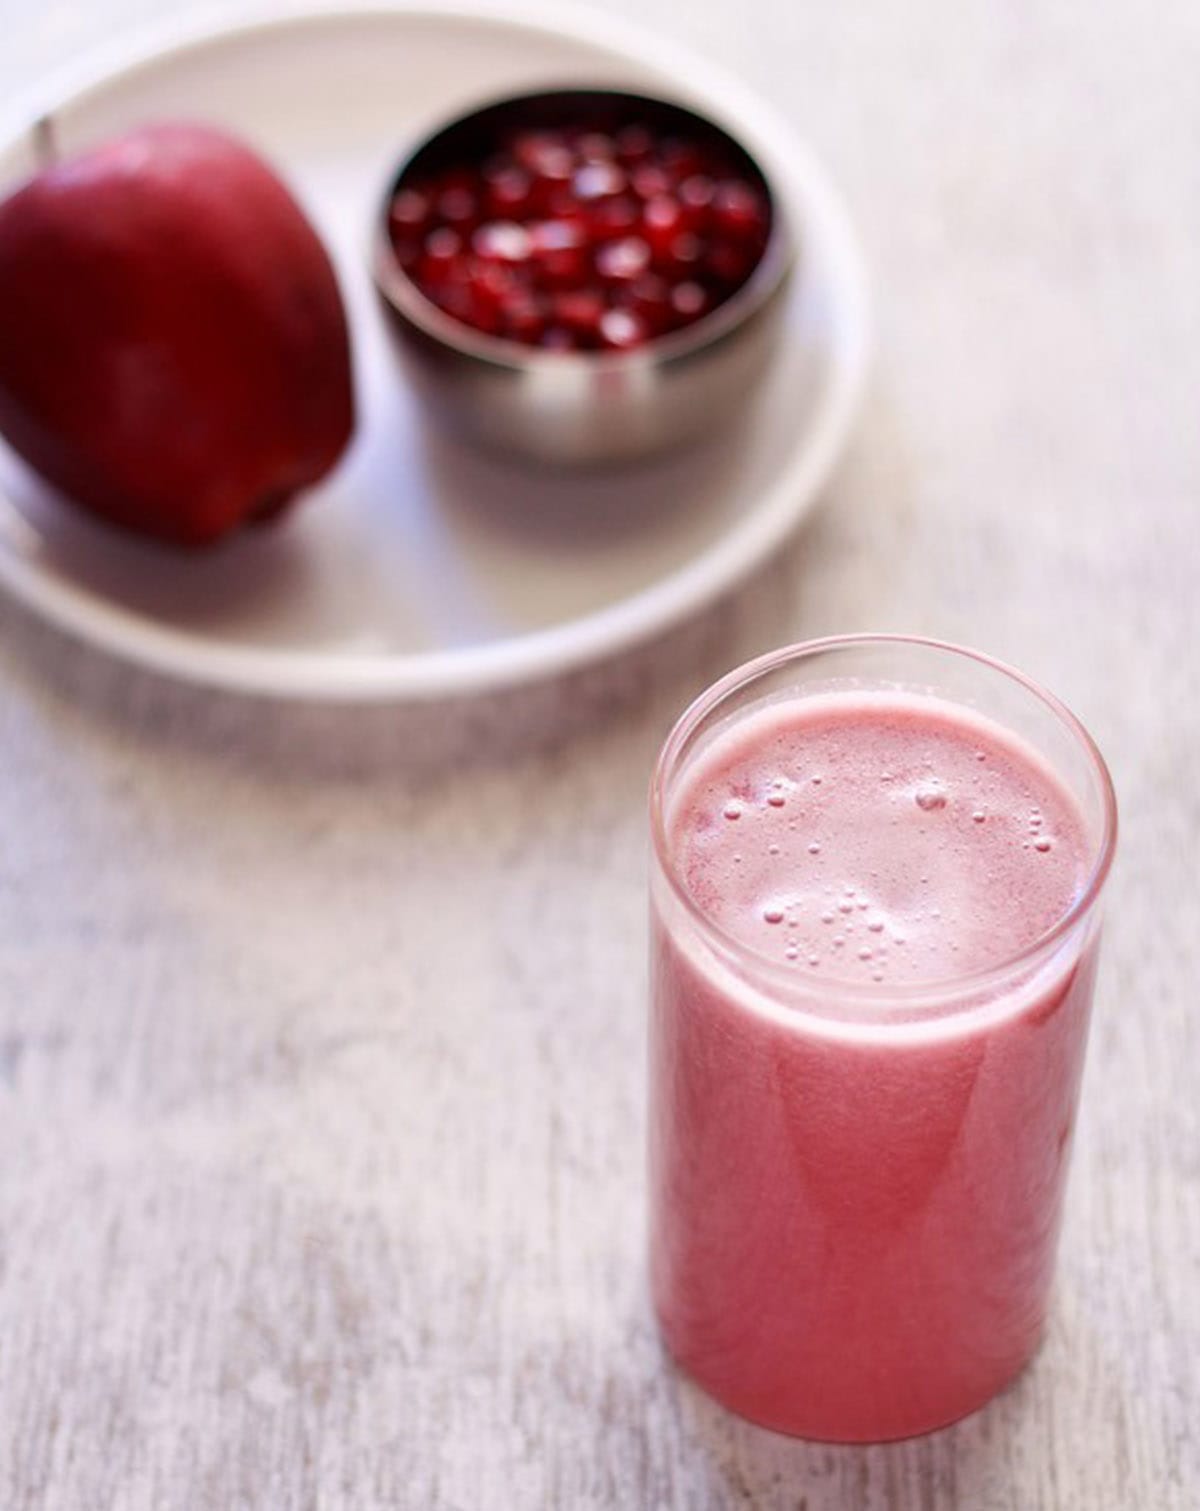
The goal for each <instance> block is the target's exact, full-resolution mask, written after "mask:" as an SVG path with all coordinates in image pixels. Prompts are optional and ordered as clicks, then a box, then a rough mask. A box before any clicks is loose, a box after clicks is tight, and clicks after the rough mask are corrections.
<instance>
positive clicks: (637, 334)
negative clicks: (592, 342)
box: [599, 309, 650, 350]
mask: <svg viewBox="0 0 1200 1511" xmlns="http://www.w3.org/2000/svg"><path fill="white" fill-rule="evenodd" d="M649 334H650V333H649V331H648V330H647V329H646V325H645V322H644V321H642V320H641V319H640V318H639V317H638V316H637V315H635V314H634V312H633V311H632V310H625V309H612V310H605V311H604V313H603V314H602V315H601V316H600V324H599V336H600V344H601V346H608V347H613V348H615V349H617V350H628V349H629V348H630V347H634V346H641V344H642V343H643V342H644V341H645V340H646V338H647V336H648V335H649Z"/></svg>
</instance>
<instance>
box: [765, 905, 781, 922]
mask: <svg viewBox="0 0 1200 1511" xmlns="http://www.w3.org/2000/svg"><path fill="white" fill-rule="evenodd" d="M763 922H764V923H782V922H783V909H782V908H781V907H780V906H779V905H778V904H777V903H768V904H767V906H766V907H765V908H764V909H763Z"/></svg>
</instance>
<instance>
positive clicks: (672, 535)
mask: <svg viewBox="0 0 1200 1511" xmlns="http://www.w3.org/2000/svg"><path fill="white" fill-rule="evenodd" d="M564 82H581V83H582V82H593V83H596V84H599V85H626V86H633V87H636V88H641V89H645V90H649V91H651V92H653V91H654V90H655V89H656V88H658V89H660V90H663V91H666V92H669V93H671V94H674V95H681V96H683V97H685V98H688V99H690V100H691V101H692V102H693V103H695V104H697V105H698V106H699V108H700V109H701V110H702V111H705V112H707V113H708V114H710V115H712V116H715V117H717V118H718V119H720V120H723V121H724V122H726V123H727V124H728V125H730V126H731V127H732V128H733V129H734V130H735V131H736V132H737V133H738V134H739V135H740V136H741V138H742V139H743V140H744V141H745V142H746V143H747V145H748V146H749V147H750V148H751V150H752V151H753V152H754V153H755V154H756V155H757V156H758V157H759V158H760V160H761V161H763V162H764V164H765V165H766V166H767V167H768V169H769V171H770V172H771V174H772V175H773V177H774V179H775V182H776V185H777V188H778V189H779V191H780V192H781V193H782V195H783V197H784V198H785V200H786V201H787V203H788V206H789V210H790V213H791V216H792V218H793V223H794V224H795V226H796V227H797V229H798V233H799V237H800V240H801V242H802V247H803V254H802V255H803V263H802V269H801V276H799V277H797V278H795V279H793V282H792V294H791V301H790V305H789V308H788V312H787V318H788V322H789V331H788V334H787V338H786V340H785V341H784V342H783V344H782V351H781V353H780V355H779V357H778V358H777V359H776V361H775V364H774V366H773V368H772V369H771V371H770V373H769V375H768V377H767V379H766V381H765V383H764V385H763V387H762V389H761V391H760V392H759V393H758V394H757V395H756V397H755V399H754V401H753V403H752V405H751V406H750V407H749V410H748V412H747V413H746V414H745V416H744V417H742V418H740V419H739V420H738V421H737V423H736V426H735V428H734V429H732V430H729V431H725V432H722V433H721V434H719V435H716V436H714V437H713V438H712V439H711V440H709V441H707V442H706V443H705V444H704V445H703V446H701V447H697V448H694V449H693V450H691V451H689V452H687V453H686V454H681V455H678V456H675V457H672V458H669V459H666V460H663V461H658V462H654V463H653V464H647V465H643V466H640V467H637V468H636V469H625V470H621V471H617V472H613V473H611V474H608V475H593V476H587V477H569V476H564V475H550V474H538V473H536V472H530V471H528V470H526V469H523V468H521V467H520V466H518V465H516V464H513V465H511V466H510V465H509V464H506V463H503V462H498V461H496V460H494V459H492V458H485V457H482V456H479V455H477V454H474V453H473V452H471V451H469V450H467V449H465V448H459V447H457V446H454V445H451V444H449V443H447V442H445V441H442V440H436V439H434V438H433V437H431V436H429V435H427V434H426V433H425V432H424V430H423V428H422V426H421V425H420V423H419V417H418V415H417V414H416V413H415V412H414V409H413V406H412V402H411V400H410V397H409V395H408V394H407V393H406V391H405V387H404V384H403V382H402V380H401V376H400V373H399V370H398V368H397V367H396V365H395V357H394V354H393V352H392V350H391V347H390V345H389V344H388V341H387V339H386V336H385V332H384V330H383V327H382V322H381V319H380V312H379V310H378V308H377V306H376V301H375V297H374V293H373V290H372V288H371V285H370V282H369V278H368V272H367V255H366V252H367V245H368V229H369V222H370V218H371V213H372V210H373V208H374V206H375V205H376V203H377V201H378V198H379V196H380V194H381V193H382V189H383V186H384V184H385V182H386V180H387V178H388V173H389V169H391V168H392V166H393V164H394V161H395V158H396V155H397V152H398V150H399V148H400V146H401V145H402V144H403V143H404V141H405V140H406V139H408V138H410V137H411V136H412V135H413V134H414V133H416V132H418V131H421V130H423V129H424V128H426V127H427V126H430V125H432V124H434V123H436V122H438V121H440V120H442V119H444V118H445V117H446V116H447V115H449V114H451V113H454V112H457V111H458V110H460V109H466V108H468V107H470V106H472V105H474V104H475V103H477V102H478V101H479V100H481V99H483V98H486V97H488V96H495V95H498V94H501V93H504V92H508V91H517V90H527V89H532V88H538V87H543V86H548V85H558V84H562V83H564ZM39 115H47V116H49V117H51V118H52V125H53V130H54V133H55V136H56V139H57V145H58V147H59V150H60V151H62V152H68V153H69V152H72V151H75V150H78V149H81V148H83V147H85V146H87V145H89V144H91V143H93V142H95V141H98V140H100V139H102V138H104V137H106V136H109V135H112V134H114V133H117V132H120V131H122V130H124V129H125V128H127V127H130V126H132V125H134V124H135V123H138V122H142V121H145V120H148V119H154V118H164V117H193V118H200V119H207V120H211V121H214V122H216V123H219V124H221V125H223V126H226V127H228V128H229V129H231V130H233V131H234V132H237V133H239V134H241V135H243V136H244V137H245V138H247V139H248V140H249V141H250V142H252V143H253V144H255V145H256V146H257V147H258V148H259V149H261V151H262V152H263V153H264V154H265V155H266V156H267V158H268V159H269V160H270V161H271V162H273V163H274V164H275V165H276V166H277V167H278V168H279V169H280V171H281V172H282V173H283V175H284V176H285V177H286V178H287V179H288V181H289V182H290V183H291V184H292V186H293V187H294V188H295V189H296V191H297V192H298V194H299V196H300V198H301V200H302V202H303V203H304V205H305V206H306V208H307V209H308V211H309V213H310V215H311V216H312V218H313V220H314V222H315V224H316V225H317V227H318V229H319V230H320V232H321V233H322V235H323V236H324V237H325V239H326V241H327V243H328V245H329V246H330V249H331V251H332V253H333V256H334V258H335V261H336V263H337V266H338V272H339V275H340V277H341V282H342V288H343V291H344V293H345V296H346V299H347V303H348V308H349V315H350V321H351V325H352V334H353V340H354V350H355V367H356V381H357V388H358V397H359V427H358V432H357V435H356V438H355V440H354V443H353V445H352V448H351V450H350V451H349V453H348V454H347V456H346V457H345V459H344V460H343V462H342V464H341V466H340V467H339V468H338V469H337V471H336V472H335V473H334V474H333V476H332V477H331V478H330V479H329V480H328V481H327V482H326V483H325V484H324V485H323V486H321V487H319V488H317V489H316V490H314V491H313V492H312V493H310V494H309V495H308V496H307V497H306V498H304V499H303V500H302V501H301V503H300V504H299V506H298V507H297V508H296V509H295V510H294V511H293V512H292V513H291V514H290V515H289V516H288V517H287V518H286V519H285V520H284V521H283V522H282V523H281V524H280V525H279V526H278V527H277V528H274V529H264V530H261V531H252V532H249V533H247V534H245V535H242V536H239V537H238V538H236V539H233V540H231V541H229V542H228V543H227V544H226V545H224V546H221V547H219V548H218V549H216V550H214V551H212V552H211V553H209V554H201V555H197V556H185V555H177V554H173V553H171V552H169V551H166V550H163V549H161V548H159V547H156V546H152V545H144V544H141V543H139V542H137V541H135V540H131V539H128V538H125V537H123V536H122V535H120V534H119V533H116V532H112V531H110V530H108V529H106V528H105V527H103V526H101V525H99V524H93V523H92V522H91V521H89V520H88V519H86V518H84V517H82V516H81V515H79V514H78V513H76V512H75V511H74V510H73V509H71V508H69V507H68V506H66V505H64V504H63V502H62V501H61V500H59V499H56V498H54V497H53V496H51V495H50V494H49V493H48V491H47V490H46V489H45V488H43V487H42V486H41V485H40V484H39V482H38V480H37V479H36V478H35V477H34V476H33V475H32V474H31V473H30V472H29V471H28V470H27V469H26V468H24V467H23V466H22V465H21V463H20V462H19V461H18V460H17V459H16V458H15V457H14V456H13V455H12V454H11V452H9V451H8V450H7V449H6V448H5V447H4V446H3V445H2V444H0V581H2V582H3V583H4V585H5V586H6V587H7V588H8V590H9V591H10V592H12V593H14V594H15V595H17V596H18V597H19V598H21V599H22V600H23V601H24V602H25V603H26V604H28V605H29V606H30V607H31V608H33V609H35V610H36V611H37V612H39V613H41V614H43V615H45V617H46V618H48V619H50V620H53V621H54V622H55V623H56V624H58V625H60V626H62V627H63V628H65V629H67V630H70V631H72V632H74V633H75V634H77V635H79V636H82V637H83V638H85V639H87V640H89V641H92V642H94V643H95V644H97V645H100V646H103V647H105V648H107V649H108V650H109V651H111V652H114V653H116V654H118V655H121V656H125V657H128V658H129V659H131V660H134V661H138V662H141V663H143V664H145V665H149V666H152V667H155V668H157V669H158V670H160V671H163V672H167V673H170V674H172V675H175V676H178V677H184V678H187V679H190V680H192V681H196V682H203V683H207V684H210V685H215V686H221V687H226V688H236V689H240V690H242V691H246V692H255V693H262V694H269V695H276V696H294V697H306V698H329V699H356V700H365V699H388V698H412V697H431V696H439V695H443V694H449V693H458V694H461V693H467V692H472V691H481V690H484V689H491V688H497V687H503V686H506V685H513V684H516V683H518V682H523V681H528V680H530V679H532V678H536V677H542V676H547V675H550V674H552V673H558V672H562V671H565V670H568V669H570V668H572V667H577V666H580V665H582V664H584V663H585V662H589V661H593V660H596V659H598V658H600V657H603V656H606V655H609V654H611V653H613V652H614V651H617V650H619V649H622V648H625V647H628V646H630V645H632V644H633V643H634V642H636V641H639V640H642V639H644V638H646V637H648V636H650V635H653V634H655V633H656V632H659V631H661V630H663V629H665V628H666V627H667V626H669V625H671V624H673V623H675V622H677V621H679V620H681V619H683V618H684V617H686V616H687V615H688V614H690V613H692V612H694V611H695V610H697V609H698V608H700V607H701V606H702V605H704V604H705V603H707V602H709V601H711V600H712V599H714V598H716V597H717V596H719V595H720V594H721V593H722V592H724V591H726V590H727V589H729V588H730V587H732V586H733V585H734V584H735V582H736V581H737V580H738V579H739V578H740V577H742V576H744V575H745V574H746V573H747V572H749V571H750V570H751V569H752V568H754V567H755V566H756V565H757V564H759V563H760V562H761V561H762V560H763V559H764V558H765V557H766V556H767V555H768V554H769V553H770V552H771V551H772V549H773V548H775V547H776V546H777V545H778V544H779V543H780V541H781V540H782V539H783V537H784V536H785V535H786V533H787V532H788V531H789V530H790V529H791V528H792V527H793V526H794V525H795V523H796V522H797V520H798V519H799V518H800V517H801V515H803V514H804V513H805V511H806V510H807V509H808V508H809V507H810V506H811V505H812V503H813V501H814V499H815V496H816V494H817V492H818V490H819V489H820V487H821V485H822V484H823V483H824V481H825V479H826V477H827V476H828V474H829V471H830V468H831V466H832V464H833V462H834V460H835V458H836V456H837V453H838V452H839V450H840V449H841V447H842V445H843V443H844V441H845V438H846V434H847V430H848V428H849V424H850V421H851V418H852V414H853V411H854V408H855V405H856V402H857V399H858V396H859V392H860V389H861V386H862V376H863V367H864V354H865V345H866V308H865V306H866V300H865V294H864V286H863V275H862V270H861V266H860V260H859V255H858V252H857V249H856V245H855V242H854V238H853V235H852V233H851V231H850V229H849V227H848V225H847V222H846V218H845V216H844V214H843V211H842V208H841V205H840V203H839V201H838V198H837V196H836V194H835V192H834V191H833V189H832V188H831V187H830V184H829V183H828V181H827V179H826V178H825V176H824V174H823V173H822V171H821V169H820V168H819V166H818V165H817V163H816V162H815V161H814V160H813V157H812V155H811V154H810V152H809V151H808V149H807V148H806V147H805V146H804V144H803V143H802V142H800V141H798V140H797V139H796V138H795V137H794V136H793V135H792V134H791V132H790V131H789V129H788V128H787V127H786V126H785V125H784V124H783V123H782V122H781V121H780V120H779V119H778V118H777V117H776V116H774V115H773V114H772V113H771V112H770V111H768V110H767V109H765V108H764V107H763V105H762V104H761V103H759V102H758V101H757V100H755V99H754V98H753V97H751V96H748V95H747V94H746V93H745V92H744V90H743V89H742V88H741V87H740V86H739V85H738V84H737V83H736V82H735V81H733V80H731V79H729V78H727V77H725V76H724V75H722V74H720V73H718V72H717V71H715V70H714V69H712V68H711V67H709V66H708V65H706V64H704V63H702V62H700V61H698V60H697V59H695V58H692V57H690V56H687V55H684V54H681V53H680V52H679V50H678V49H676V48H675V47H673V46H672V45H671V44H669V43H666V42H664V41H662V40H661V39H658V38H655V37H651V36H647V35H645V34H643V33H640V32H637V31H629V30H626V29H624V28H621V27H617V26H615V25H614V24H613V23H612V21H611V20H610V19H609V18H607V17H604V18H598V17H596V18H590V19H589V17H588V15H587V13H583V14H581V15H580V14H574V13H572V12H567V13H565V14H564V13H560V12H559V11H558V10H557V9H549V8H548V9H545V10H542V9H540V8H537V9H532V10H528V11H523V12H520V13H518V14H515V15H514V13H513V11H512V10H511V9H509V8H506V11H505V12H504V13H503V14H502V13H501V12H499V11H489V10H486V9H478V10H476V9H470V8H466V7H460V6H450V7H444V8H443V7H439V6H428V5H422V6H420V7H419V8H418V7H405V6H400V7H396V8H387V9H382V8H381V9H371V8H353V9H352V8H345V9H333V10H331V9H328V8H326V9H322V10H321V11H317V12H303V13H297V12H288V13H287V14H285V15H281V14H280V13H279V12H278V11H277V10H276V11H273V12H272V14H271V15H270V17H268V18H265V19H260V20H258V21H255V22H252V23H250V24H244V23H240V24H238V25H237V26H236V27H234V28H230V29H226V30H222V31H219V32H207V33H205V34H203V35H188V36H186V37H180V36H179V34H178V32H176V33H174V34H173V35H172V36H171V37H167V38H158V39H155V40H154V42H153V43H152V44H149V45H145V44H144V45H143V46H142V47H140V48H139V49H138V50H137V51H136V52H133V51H130V50H126V51H124V52H123V53H122V54H120V55H119V56H115V57H114V56H109V57H107V58H104V59H102V60H97V61H96V62H95V63H94V64H93V66H92V67H91V68H90V69H89V70H88V72H87V73H86V74H77V75H76V76H74V77H72V78H71V79H67V80H59V81H57V82H52V83H51V84H49V85H47V86H46V87H45V88H44V89H43V90H41V91H39V92H38V94H37V97H36V98H30V99H27V100H26V101H25V102H24V104H23V106H22V107H21V108H20V110H19V111H18V112H17V113H16V114H15V115H14V116H13V117H12V118H11V121H10V124H9V125H8V127H7V128H5V129H4V130H3V132H2V134H0V188H2V187H3V186H7V185H10V184H13V183H15V182H16V181H18V180H19V179H21V178H22V177H24V176H25V175H27V174H28V173H30V172H31V171H33V169H34V167H35V158H36V142H35V139H34V131H33V123H34V121H35V120H36V119H37V117H38V116H39Z"/></svg>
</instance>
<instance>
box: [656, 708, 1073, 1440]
mask: <svg viewBox="0 0 1200 1511" xmlns="http://www.w3.org/2000/svg"><path fill="white" fill-rule="evenodd" d="M662 824H663V831H662V833H663V842H662V844H663V845H664V846H665V853H664V854H663V855H662V859H663V860H664V861H665V865H666V869H667V870H669V871H670V873H671V874H672V875H673V877H674V885H671V884H669V883H668V881H667V880H666V875H665V872H664V871H663V870H660V871H659V873H658V874H657V876H656V884H655V888H654V971H653V976H654V980H653V1004H652V1016H651V1061H650V1076H651V1131H650V1139H651V1149H650V1154H651V1160H650V1171H651V1214H652V1224H651V1269H652V1283H653V1290H654V1297H655V1302H656V1306H657V1310H658V1314H659V1318H660V1322H661V1326H662V1329H663V1332H664V1335H665V1338H666V1341H667V1343H668V1345H669V1347H670V1349H671V1351H672V1352H673V1354H674V1355H675V1356H676V1358H677V1360H678V1361H679V1362H680V1364H682V1365H683V1367H684V1368H685V1369H687V1370H688V1371H689V1373H691V1374H692V1375H693V1377H694V1378H695V1379H696V1380H697V1381H698V1382H699V1383H700V1384H701V1385H702V1386H704V1387H705V1389H707V1390H708V1391H709V1392H710V1393H711V1394H712V1395H714V1396H715V1397H716V1398H717V1399H718V1400H720V1401H721V1402H722V1403H724V1404H725V1405H727V1406H728V1407H730V1408H732V1409H733V1410H735V1411H737V1412H739V1413H741V1414H742V1415H744V1416H747V1417H749V1418H751V1419H753V1420H754V1421H757V1422H760V1423H762V1424H764V1425H766V1426H769V1427H774V1428H777V1429H779V1430H781V1431H785V1432H792V1433H797V1434H800V1435H803V1436H807V1437H816V1438H823V1439H830V1440H842V1441H855V1440H871V1439H875V1440H878V1439H886V1438H893V1437H902V1436H907V1435H909V1434H912V1433H916V1432H922V1431H927V1430H930V1429H932V1428H934V1427H937V1426H940V1425H943V1424H945V1423H947V1422H950V1421H952V1420H954V1419H955V1418H957V1417H960V1416H962V1415H964V1414H965V1413H967V1412H969V1411H972V1410H973V1409H975V1408H976V1407H978V1406H980V1405H982V1404H983V1403H984V1402H985V1401H987V1400H988V1399H989V1397H991V1396H992V1395H993V1394H995V1392H996V1391H997V1390H999V1389H1000V1388H1001V1387H1002V1386H1003V1385H1004V1384H1006V1383H1007V1382H1008V1381H1009V1380H1010V1379H1011V1378H1012V1377H1013V1376H1014V1375H1015V1374H1016V1373H1017V1372H1018V1371H1019V1370H1020V1369H1021V1368H1022V1366H1023V1365H1024V1364H1025V1363H1026V1361H1027V1360H1028V1359H1029V1357H1030V1355H1031V1353H1032V1352H1033V1350H1034V1349H1035V1347H1036V1345H1037V1342H1038V1339H1039V1336H1040V1333H1041V1329H1042V1325H1043V1320H1044V1316H1045V1310H1046V1303H1047V1294H1048V1291H1049V1286H1050V1279H1051V1273H1052V1268H1053V1261H1054V1250H1055V1245H1056V1238H1057V1232H1058V1225H1059V1216H1060V1211H1061V1205H1062V1192H1063V1183H1064V1178H1065V1173H1066V1168H1067V1160H1068V1153H1069V1149H1070V1143H1071V1130H1072V1124H1073V1120H1074V1112H1075V1106H1076V1100H1077V1093H1078V1086H1079V1079H1080V1074H1081V1070H1082V1066H1083V1056H1084V1045H1085V1039H1086V1034H1087V1025H1088V1016H1089V1011H1090V1003H1091V995H1092V982H1093V976H1094V970H1095V957H1096V929H1095V927H1094V926H1092V924H1091V923H1090V922H1089V921H1088V920H1086V919H1085V920H1084V921H1083V923H1082V924H1080V925H1079V927H1077V928H1074V929H1073V930H1068V931H1067V932H1066V933H1065V934H1063V935H1062V936H1061V937H1059V938H1058V939H1057V940H1050V941H1049V942H1046V940H1045V936H1047V935H1048V934H1049V933H1052V932H1053V931H1054V930H1055V928H1056V926H1057V925H1059V924H1060V923H1061V922H1062V921H1063V920H1064V919H1065V918H1066V917H1067V915H1069V914H1070V913H1071V911H1072V909H1073V908H1074V907H1075V905H1076V904H1077V903H1078V902H1079V900H1080V898H1081V896H1082V895H1083V893H1084V891H1085V889H1086V888H1087V886H1088V884H1089V879H1090V873H1091V871H1092V867H1093V862H1094V850H1095V845H1094V843H1093V841H1092V838H1091V837H1090V836H1089V833H1088V827H1087V823H1086V822H1085V819H1084V816H1083V813H1082V811H1081V808H1080V807H1079V805H1078V804H1077V802H1076V800H1075V798H1074V797H1073V796H1072V795H1071V793H1070V792H1069V791H1068V790H1067V787H1066V786H1065V785H1064V784H1063V783H1062V782H1061V781H1060V780H1059V778H1058V777H1057V776H1056V775H1055V773H1054V772H1053V771H1052V770H1051V768H1050V766H1049V765H1048V764H1047V763H1046V762H1045V761H1044V760H1043V759H1042V758H1041V756H1039V755H1038V754H1037V753H1036V752H1035V751H1034V749H1033V748H1032V747H1031V746H1029V745H1027V744H1025V743H1024V742H1023V741H1022V740H1021V739H1020V738H1019V737H1018V736H1016V735H1015V734H1011V733H1009V732H1007V731H1006V730H1005V729H1003V728H1001V727H1000V726H999V725H998V724H995V723H993V722H991V721H990V720H988V719H986V718H984V717H983V716H982V715H979V714H976V713H974V712H972V711H970V710H968V709H966V708H965V707H963V706H961V705H959V704H956V703H951V702H948V701H942V700H941V699H939V698H936V697H933V696H924V695H918V694H906V693H899V692H883V691H875V692H872V691H861V692H858V691H848V692H833V693H828V692H820V693H815V694H811V695H808V696H802V697H801V696H796V697H790V698H782V699H779V700H777V701H773V702H766V703H763V704H761V705H759V706H758V707H756V708H752V709H751V710H750V711H748V712H747V713H745V714H744V715H743V716H741V717H735V718H732V719H730V720H727V721H726V722H725V723H724V724H722V725H721V726H719V727H718V728H717V729H716V731H715V732H714V734H713V736H712V737H711V739H709V740H708V742H707V743H705V744H701V745H700V746H699V747H698V749H697V750H696V751H695V752H694V753H693V754H692V755H691V757H690V759H689V760H688V761H687V762H686V763H685V764H684V765H683V767H682V769H681V770H680V772H679V774H678V777H677V779H676V780H675V782H674V783H673V790H672V791H671V792H669V793H668V794H667V797H666V800H665V802H664V806H663V812H662ZM1039 941H1042V942H1041V943H1039ZM1014 962H1016V964H1015V965H1014ZM989 973H991V974H989Z"/></svg>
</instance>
